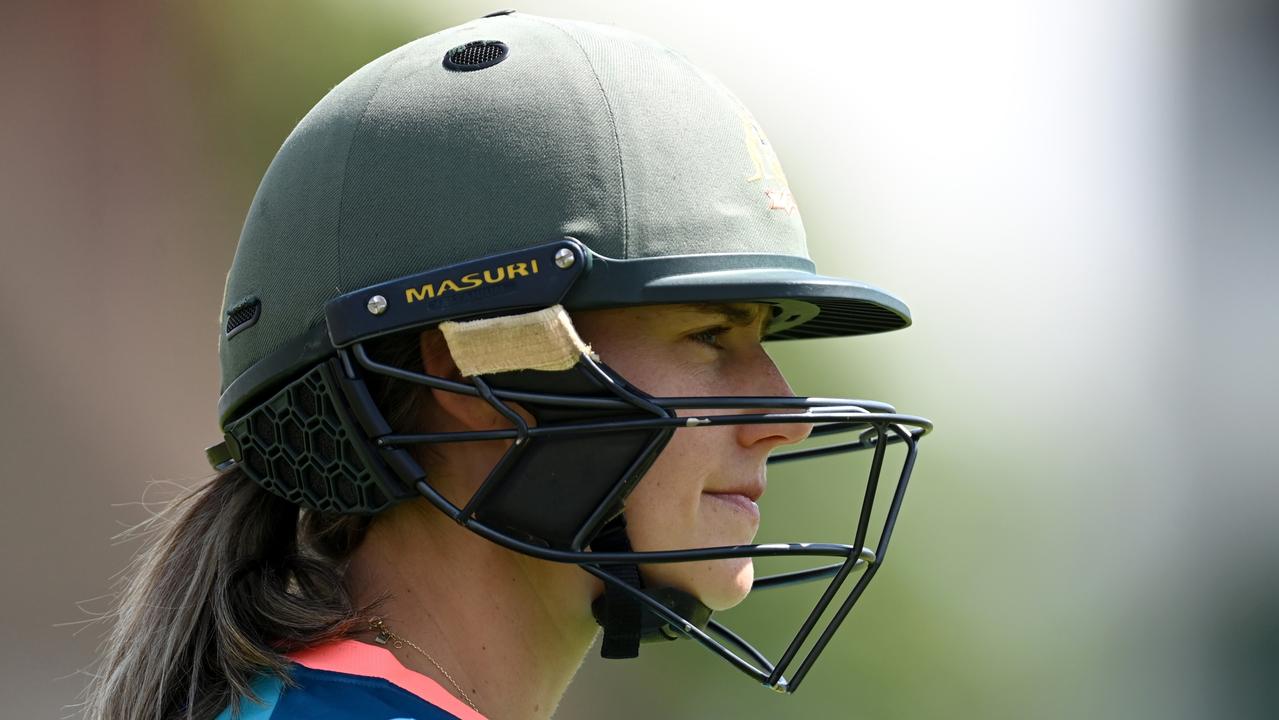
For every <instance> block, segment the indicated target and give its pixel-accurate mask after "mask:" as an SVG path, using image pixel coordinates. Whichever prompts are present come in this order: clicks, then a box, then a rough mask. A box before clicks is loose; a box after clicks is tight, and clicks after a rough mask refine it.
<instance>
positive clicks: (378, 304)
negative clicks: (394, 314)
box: [368, 295, 386, 315]
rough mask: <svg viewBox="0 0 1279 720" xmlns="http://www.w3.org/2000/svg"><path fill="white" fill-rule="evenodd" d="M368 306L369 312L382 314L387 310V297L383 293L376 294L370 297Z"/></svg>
mask: <svg viewBox="0 0 1279 720" xmlns="http://www.w3.org/2000/svg"><path fill="white" fill-rule="evenodd" d="M368 308H369V312H371V313H373V314H374V315H381V314H382V313H384V312H386V298H384V297H382V296H381V295H374V296H373V297H371V298H369V304H368Z"/></svg>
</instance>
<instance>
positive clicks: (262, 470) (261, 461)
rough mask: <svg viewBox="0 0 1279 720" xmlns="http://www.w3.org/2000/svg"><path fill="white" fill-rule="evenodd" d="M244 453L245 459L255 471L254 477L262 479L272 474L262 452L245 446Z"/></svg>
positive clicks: (251, 469)
mask: <svg viewBox="0 0 1279 720" xmlns="http://www.w3.org/2000/svg"><path fill="white" fill-rule="evenodd" d="M244 455H245V457H244V460H245V462H246V463H248V465H249V470H250V471H252V472H253V477H255V478H257V479H259V480H262V479H265V478H266V477H267V476H268V475H270V472H268V471H267V466H266V458H264V457H262V453H260V452H258V451H257V450H250V449H248V448H245V450H244Z"/></svg>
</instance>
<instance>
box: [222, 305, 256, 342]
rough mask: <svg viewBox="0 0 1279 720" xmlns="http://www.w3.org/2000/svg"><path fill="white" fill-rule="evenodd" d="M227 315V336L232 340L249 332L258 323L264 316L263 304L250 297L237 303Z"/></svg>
mask: <svg viewBox="0 0 1279 720" xmlns="http://www.w3.org/2000/svg"><path fill="white" fill-rule="evenodd" d="M226 314H227V318H226V336H227V338H231V337H233V336H234V335H236V334H237V333H239V332H241V331H243V330H248V329H249V328H250V327H252V326H253V324H254V323H256V322H257V321H258V318H259V317H260V316H261V315H262V302H261V301H260V300H258V299H257V298H255V297H248V298H245V299H243V300H241V301H240V302H238V303H236V304H235V306H234V307H232V308H231V309H230V310H227V312H226Z"/></svg>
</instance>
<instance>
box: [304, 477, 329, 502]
mask: <svg viewBox="0 0 1279 720" xmlns="http://www.w3.org/2000/svg"><path fill="white" fill-rule="evenodd" d="M302 484H303V489H304V490H305V491H306V494H307V495H308V496H309V498H308V499H310V501H311V502H312V503H315V504H319V503H321V502H324V501H325V500H327V499H328V496H329V483H328V481H326V480H325V479H324V475H322V474H321V473H319V472H309V473H306V474H305V475H303V476H302Z"/></svg>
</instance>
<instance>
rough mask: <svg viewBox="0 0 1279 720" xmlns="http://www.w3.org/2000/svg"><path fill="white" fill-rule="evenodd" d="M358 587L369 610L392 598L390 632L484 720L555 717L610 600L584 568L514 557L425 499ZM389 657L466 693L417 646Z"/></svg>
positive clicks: (380, 543)
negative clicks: (595, 609)
mask: <svg viewBox="0 0 1279 720" xmlns="http://www.w3.org/2000/svg"><path fill="white" fill-rule="evenodd" d="M346 584H347V587H348V589H349V590H350V592H351V594H352V596H353V599H354V601H355V602H356V603H357V606H360V605H364V604H367V603H370V602H372V601H374V600H377V599H378V598H380V597H383V596H385V600H384V601H383V603H382V604H381V606H380V609H379V610H377V611H376V612H377V613H378V614H380V615H381V616H382V617H383V618H384V619H385V622H386V625H387V627H388V628H389V629H390V630H391V631H392V632H394V633H395V634H396V635H399V636H400V637H402V638H405V639H408V640H411V641H413V642H414V643H415V644H417V645H418V646H420V647H421V648H422V649H423V650H425V651H426V652H428V653H430V655H431V657H432V658H434V659H435V661H436V662H438V663H439V664H440V666H441V667H443V668H444V669H445V670H447V671H448V673H449V674H450V675H452V676H453V679H454V680H455V681H457V684H458V685H459V686H461V688H462V690H463V691H464V692H465V693H466V695H467V696H468V697H469V698H470V699H471V701H472V702H474V703H475V705H476V707H477V708H479V711H480V713H481V714H483V715H485V716H486V717H489V718H501V719H502V720H541V719H542V718H549V717H550V716H551V714H552V713H553V712H554V710H555V707H556V706H557V705H558V704H559V701H560V698H561V697H562V696H563V694H564V691H565V690H566V689H567V688H568V684H569V682H570V681H571V680H572V678H573V674H574V673H575V672H576V671H577V668H578V666H579V665H581V662H582V659H583V657H585V655H586V652H587V650H588V649H589V648H590V645H591V642H592V640H593V639H594V637H595V634H596V630H597V629H598V628H597V627H596V625H595V622H594V620H593V619H592V618H591V612H590V604H591V599H592V598H594V597H595V596H596V595H598V594H599V593H600V592H601V591H602V588H601V587H600V585H599V581H598V580H596V579H595V578H593V577H591V576H590V575H589V574H587V573H586V572H584V571H582V570H581V569H579V568H577V567H574V566H571V565H563V564H559V563H550V562H546V561H542V560H536V559H534V558H530V557H527V556H524V555H520V554H518V553H515V552H512V551H509V550H506V549H504V548H502V547H500V546H498V545H496V544H494V543H491V542H489V541H487V540H485V539H483V538H481V537H479V536H477V535H475V534H474V533H472V532H470V531H469V530H466V529H464V528H462V527H461V526H459V525H457V524H456V523H454V522H452V521H451V520H449V519H447V518H446V517H444V516H443V515H442V514H441V513H439V512H437V511H436V510H435V509H434V508H432V507H430V506H429V505H428V504H427V503H426V502H425V501H424V500H422V501H413V502H409V503H405V504H403V505H401V506H400V507H398V508H396V509H395V510H393V511H391V512H390V513H388V514H387V515H386V516H385V517H382V518H379V519H378V521H376V522H374V523H373V525H372V527H370V529H369V533H368V536H367V537H366V538H365V539H364V542H362V543H361V544H360V547H359V549H358V550H357V551H356V552H355V554H354V555H353V556H352V559H351V563H350V566H349V568H348V571H347V579H346ZM373 636H374V633H371V632H370V633H369V634H368V637H367V638H365V639H368V640H371V639H372V638H373ZM388 649H390V650H391V651H392V652H393V653H395V654H396V657H397V658H398V659H399V660H400V662H401V663H403V664H404V665H405V666H406V667H408V668H409V669H411V670H414V671H416V672H419V673H421V674H423V675H426V676H428V677H431V678H433V679H435V680H436V681H437V682H438V683H439V684H440V685H441V686H442V687H443V688H444V689H445V690H447V691H449V692H451V693H453V694H455V695H456V694H458V693H457V690H456V689H455V688H454V687H453V684H452V683H451V682H449V680H448V679H447V678H445V677H443V675H442V674H441V673H440V672H439V670H437V669H436V668H435V666H434V665H433V664H432V663H431V661H430V660H428V659H427V658H426V657H423V656H422V655H421V654H419V653H418V652H417V651H416V650H414V649H413V648H411V647H409V646H407V645H406V646H405V647H403V648H398V649H396V648H388Z"/></svg>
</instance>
